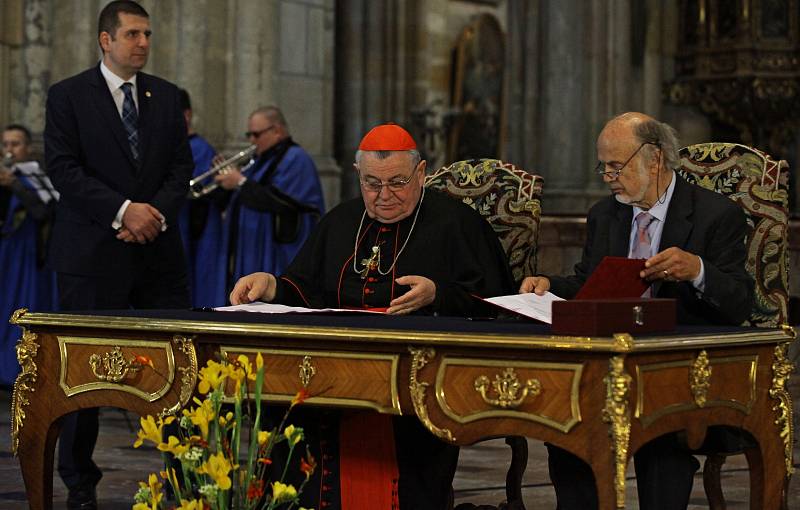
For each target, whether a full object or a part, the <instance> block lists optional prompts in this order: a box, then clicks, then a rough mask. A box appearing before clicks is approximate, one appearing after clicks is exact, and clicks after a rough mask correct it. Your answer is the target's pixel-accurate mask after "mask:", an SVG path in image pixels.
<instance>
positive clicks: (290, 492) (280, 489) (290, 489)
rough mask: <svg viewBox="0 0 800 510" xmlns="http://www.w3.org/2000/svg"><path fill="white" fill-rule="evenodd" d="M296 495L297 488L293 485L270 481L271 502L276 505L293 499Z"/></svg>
mask: <svg viewBox="0 0 800 510" xmlns="http://www.w3.org/2000/svg"><path fill="white" fill-rule="evenodd" d="M296 497H297V489H295V488H294V486H293V485H286V484H283V483H281V482H273V483H272V502H273V503H274V504H276V505H280V504H281V503H288V502H289V501H294V499H295V498H296Z"/></svg>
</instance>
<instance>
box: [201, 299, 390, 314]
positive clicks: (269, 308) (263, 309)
mask: <svg viewBox="0 0 800 510" xmlns="http://www.w3.org/2000/svg"><path fill="white" fill-rule="evenodd" d="M214 310H217V311H219V312H257V313H378V314H383V313H384V312H382V311H378V310H363V309H350V308H304V307H302V306H286V305H279V304H275V303H262V302H261V301H254V302H253V303H247V304H243V305H231V306H218V307H216V308H214Z"/></svg>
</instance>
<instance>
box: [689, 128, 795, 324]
mask: <svg viewBox="0 0 800 510" xmlns="http://www.w3.org/2000/svg"><path fill="white" fill-rule="evenodd" d="M680 156H681V168H680V169H679V170H678V173H679V174H680V175H681V176H683V177H684V178H685V179H686V180H688V181H689V182H692V183H694V184H697V185H699V186H703V187H704V188H707V189H710V190H713V191H716V192H718V193H722V194H723V195H726V196H728V197H729V198H731V199H732V200H733V201H735V202H736V203H738V204H739V205H740V206H742V209H744V212H745V215H746V216H747V224H748V227H749V232H748V235H747V241H746V242H747V261H746V262H745V266H746V268H747V271H748V272H749V273H750V275H751V276H752V277H753V280H754V281H755V303H754V305H753V311H752V313H751V315H750V320H749V322H750V324H752V325H754V326H763V327H775V326H780V325H781V324H787V323H788V306H789V253H788V243H787V236H788V229H789V166H788V164H787V163H786V161H783V160H780V161H775V160H774V159H772V158H771V157H770V156H769V155H767V154H765V153H763V152H761V151H759V150H757V149H753V148H751V147H747V146H745V145H740V144H734V143H702V144H697V145H690V146H688V147H684V148H683V149H681V151H680Z"/></svg>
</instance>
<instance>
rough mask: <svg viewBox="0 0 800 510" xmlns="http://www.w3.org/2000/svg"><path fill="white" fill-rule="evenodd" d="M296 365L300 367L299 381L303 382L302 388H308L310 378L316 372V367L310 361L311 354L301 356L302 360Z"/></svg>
mask: <svg viewBox="0 0 800 510" xmlns="http://www.w3.org/2000/svg"><path fill="white" fill-rule="evenodd" d="M298 366H299V367H300V382H301V383H303V388H308V385H309V383H310V382H311V378H312V377H314V376H315V375H316V374H317V369H316V368H314V365H313V364H312V363H311V356H303V362H302V363H300V364H299V365H298Z"/></svg>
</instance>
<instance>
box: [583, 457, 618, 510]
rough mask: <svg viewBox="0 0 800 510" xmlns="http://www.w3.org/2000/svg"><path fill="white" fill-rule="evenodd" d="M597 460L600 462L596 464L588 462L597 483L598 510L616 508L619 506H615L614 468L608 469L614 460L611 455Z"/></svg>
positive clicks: (613, 509) (614, 509) (612, 509)
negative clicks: (605, 458)
mask: <svg viewBox="0 0 800 510" xmlns="http://www.w3.org/2000/svg"><path fill="white" fill-rule="evenodd" d="M599 460H600V462H599V463H597V464H590V466H591V468H592V472H593V473H594V480H595V484H596V485H597V505H598V510H616V509H617V508H619V507H618V506H617V490H616V484H615V472H614V469H609V466H613V465H614V460H613V458H612V457H611V456H609V458H608V459H607V460H606V461H605V462H604V461H603V460H604V459H599Z"/></svg>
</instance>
